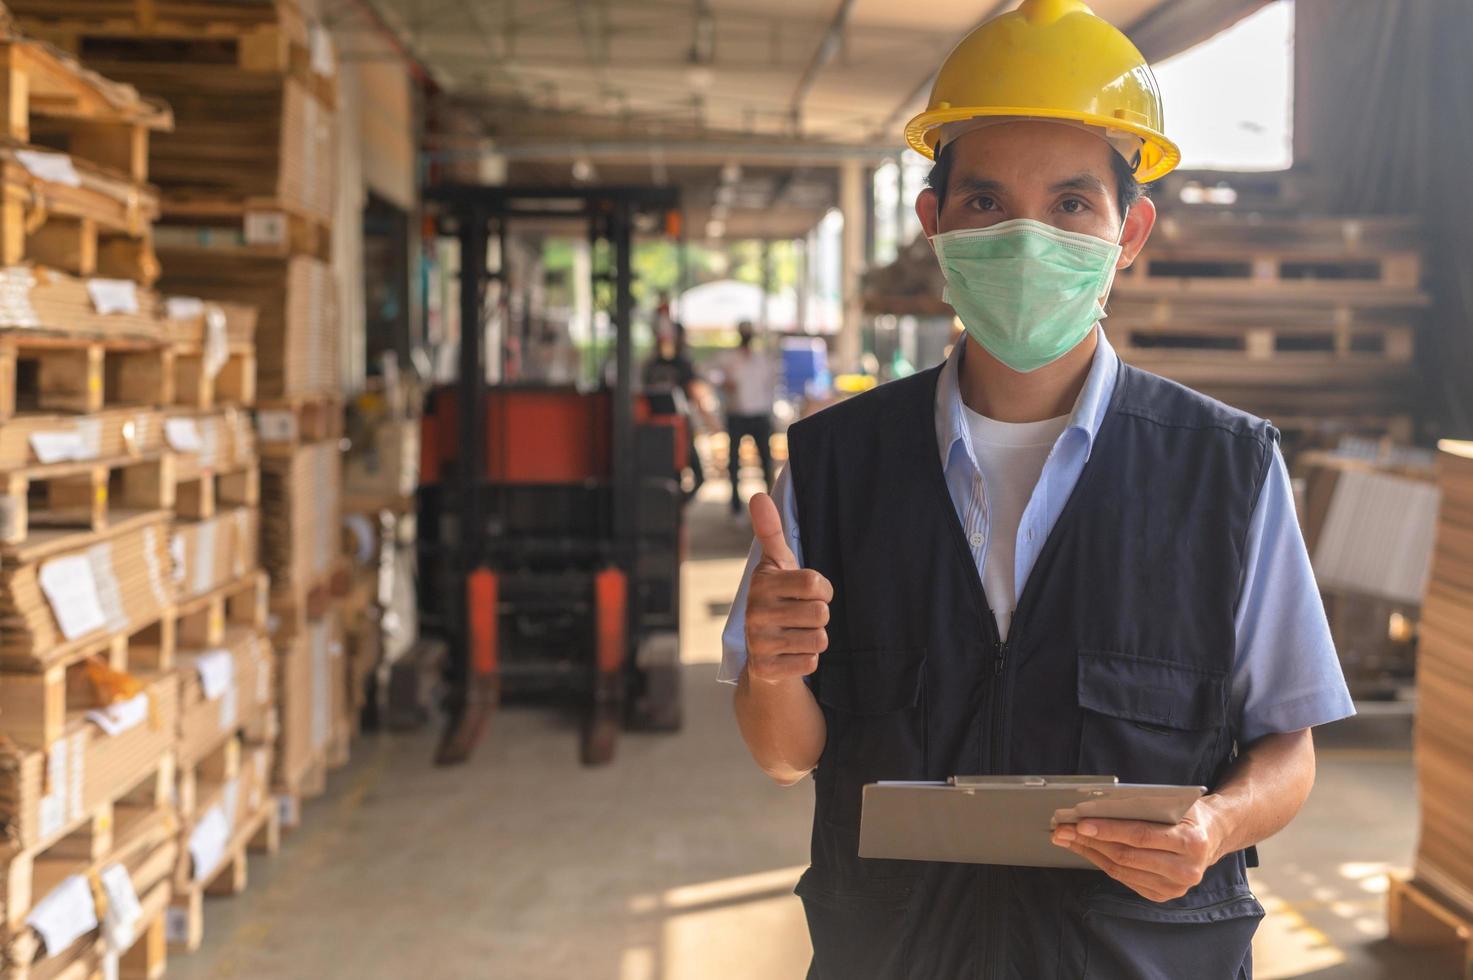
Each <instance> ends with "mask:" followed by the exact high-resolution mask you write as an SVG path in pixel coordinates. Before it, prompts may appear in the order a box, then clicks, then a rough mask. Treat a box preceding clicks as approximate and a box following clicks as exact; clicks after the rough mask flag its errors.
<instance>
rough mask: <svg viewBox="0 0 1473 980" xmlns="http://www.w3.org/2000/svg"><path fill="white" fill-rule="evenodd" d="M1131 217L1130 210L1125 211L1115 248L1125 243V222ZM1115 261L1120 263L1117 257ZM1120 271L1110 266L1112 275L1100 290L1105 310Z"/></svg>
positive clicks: (1101, 305)
mask: <svg viewBox="0 0 1473 980" xmlns="http://www.w3.org/2000/svg"><path fill="white" fill-rule="evenodd" d="M1129 217H1130V208H1126V209H1125V214H1123V215H1121V217H1120V234H1118V235H1116V236H1115V247H1116V248H1120V247H1121V246H1120V243H1121V242H1123V241H1125V222H1126V220H1127V219H1128V218H1129ZM1115 261H1116V262H1117V263H1118V262H1119V261H1120V257H1119V256H1118V255H1117V256H1116V257H1115ZM1119 271H1120V267H1119V266H1118V265H1113V264H1112V265H1111V266H1110V274H1109V275H1108V276H1106V277H1105V288H1104V289H1102V290H1100V307H1101V308H1102V309H1103V308H1104V305H1105V301H1106V300H1108V299H1109V298H1110V290H1112V289H1114V288H1115V273H1117V272H1119Z"/></svg>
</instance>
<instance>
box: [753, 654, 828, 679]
mask: <svg viewBox="0 0 1473 980" xmlns="http://www.w3.org/2000/svg"><path fill="white" fill-rule="evenodd" d="M752 667H753V672H754V673H756V675H757V676H758V677H759V678H760V679H761V680H768V681H772V680H781V679H783V678H785V677H805V676H807V675H808V674H811V673H813V672H814V671H815V670H817V669H818V654H816V653H780V654H778V655H777V656H775V657H764V658H761V659H760V660H758V659H754V660H753V661H752Z"/></svg>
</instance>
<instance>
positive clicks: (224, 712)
mask: <svg viewBox="0 0 1473 980" xmlns="http://www.w3.org/2000/svg"><path fill="white" fill-rule="evenodd" d="M238 702H239V697H238V695H237V691H236V687H235V685H234V684H231V685H230V686H229V687H227V688H226V689H225V693H224V694H222V695H220V730H221V731H222V732H228V731H233V730H234V729H235V722H236V719H237V718H238V717H239V716H240V711H239V705H238Z"/></svg>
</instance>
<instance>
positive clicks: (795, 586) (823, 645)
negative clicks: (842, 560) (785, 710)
mask: <svg viewBox="0 0 1473 980" xmlns="http://www.w3.org/2000/svg"><path fill="white" fill-rule="evenodd" d="M750 507H751V512H752V530H753V532H754V533H755V534H756V536H757V541H758V543H759V544H760V545H761V547H762V559H761V561H760V562H758V564H757V567H756V568H755V569H754V570H753V571H752V582H751V585H750V586H749V588H748V591H747V674H748V676H749V677H750V678H751V679H752V680H753V681H760V682H765V683H777V682H779V681H783V680H786V679H788V678H792V677H802V676H804V675H806V674H811V673H813V672H814V671H815V670H816V669H818V656H819V654H821V653H823V652H824V650H826V649H828V645H829V637H828V632H827V631H826V630H825V629H824V627H826V626H827V625H828V622H829V602H830V601H831V600H832V599H833V598H834V587H833V586H832V585H831V584H830V583H829V580H828V579H826V578H824V577H823V576H822V575H820V574H819V573H818V572H816V571H814V570H813V569H811V568H799V567H798V560H797V559H796V558H795V557H793V551H792V549H791V548H789V547H788V542H787V539H786V538H785V537H784V536H783V526H782V520H781V518H779V517H778V513H777V505H776V504H774V503H773V502H772V498H771V497H769V496H768V495H767V494H765V493H759V494H756V495H755V496H753V497H752V501H751V505H750Z"/></svg>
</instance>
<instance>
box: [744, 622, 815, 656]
mask: <svg viewBox="0 0 1473 980" xmlns="http://www.w3.org/2000/svg"><path fill="white" fill-rule="evenodd" d="M828 648H829V635H828V631H827V630H821V629H783V628H782V627H770V626H762V627H757V628H754V629H751V630H749V631H748V633H747V650H748V651H749V652H751V653H755V654H758V655H760V656H769V657H772V656H777V655H779V654H784V653H823V652H824V651H825V650H827V649H828Z"/></svg>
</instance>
